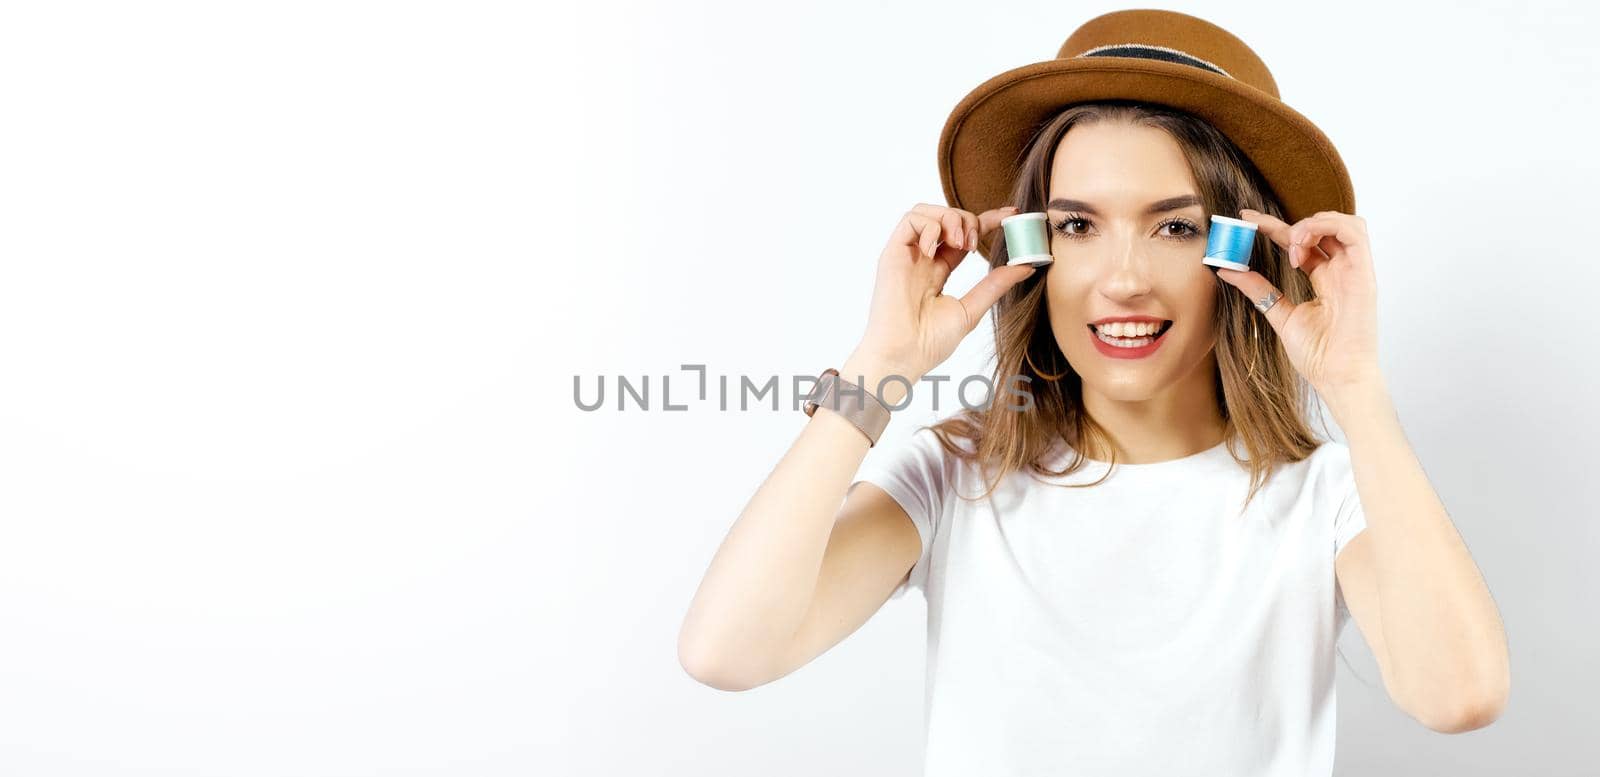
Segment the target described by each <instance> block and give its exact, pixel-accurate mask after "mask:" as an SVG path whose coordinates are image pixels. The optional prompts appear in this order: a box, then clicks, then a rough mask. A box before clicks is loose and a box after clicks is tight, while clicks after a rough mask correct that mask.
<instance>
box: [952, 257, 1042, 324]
mask: <svg viewBox="0 0 1600 777" xmlns="http://www.w3.org/2000/svg"><path fill="white" fill-rule="evenodd" d="M1035 269H1036V268H1034V267H1030V266H1028V265H1025V264H1015V265H1001V266H999V267H996V268H994V269H993V270H990V271H989V272H988V273H987V274H985V275H984V276H983V278H982V279H981V280H979V281H978V282H977V284H976V285H974V286H973V287H972V288H971V289H968V290H967V293H966V294H963V295H961V307H963V308H965V309H966V311H967V331H969V332H970V331H972V329H973V328H974V327H976V326H977V325H978V322H979V321H981V320H982V319H983V314H984V313H986V312H988V310H989V308H992V307H994V303H995V302H997V301H999V299H1000V297H1001V296H1003V295H1004V294H1005V293H1006V292H1007V291H1008V290H1010V289H1011V287H1012V286H1015V285H1017V284H1018V283H1020V282H1022V281H1023V280H1024V279H1026V278H1027V277H1028V276H1030V275H1032V274H1033V273H1034V271H1035Z"/></svg>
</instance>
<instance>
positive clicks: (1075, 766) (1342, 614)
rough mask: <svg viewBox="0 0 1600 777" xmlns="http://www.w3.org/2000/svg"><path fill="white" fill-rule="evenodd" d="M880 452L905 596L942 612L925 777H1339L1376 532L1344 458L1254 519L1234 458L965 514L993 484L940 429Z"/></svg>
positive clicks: (879, 475)
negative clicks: (1340, 583)
mask: <svg viewBox="0 0 1600 777" xmlns="http://www.w3.org/2000/svg"><path fill="white" fill-rule="evenodd" d="M959 442H960V441H958V443H959ZM962 444H963V445H965V444H964V443H962ZM1241 452H1242V448H1241ZM873 454H874V455H871V456H868V457H867V459H866V461H865V462H864V463H863V466H862V469H861V471H860V472H859V473H858V474H857V476H856V480H866V481H869V482H871V483H873V484H875V485H877V486H879V487H880V488H882V489H883V490H884V491H886V492H888V493H889V495H890V496H892V497H894V499H895V501H896V502H898V503H899V504H900V506H901V507H903V508H905V511H906V513H907V514H908V515H910V516H911V520H912V522H913V523H915V524H916V527H917V530H918V532H919V533H920V534H921V536H922V557H921V558H919V559H918V560H917V562H916V565H915V566H914V567H913V568H912V570H911V576H910V578H909V579H908V580H907V582H906V583H904V584H902V585H901V586H900V587H898V588H896V589H895V592H894V594H893V597H892V598H899V597H900V596H903V595H904V594H905V593H906V592H907V591H908V590H910V589H911V588H917V589H919V590H921V591H922V592H923V593H924V595H925V596H926V599H927V603H928V654H927V686H926V699H925V704H926V706H925V710H926V730H925V731H926V737H927V739H926V744H925V750H924V752H925V772H924V774H925V775H927V777H958V776H959V777H971V775H986V776H987V777H1010V776H1011V775H1017V776H1022V775H1026V776H1027V777H1033V776H1034V775H1047V774H1048V775H1080V774H1081V775H1106V774H1115V775H1160V777H1174V775H1190V774H1194V775H1202V774H1203V775H1231V776H1233V777H1244V776H1245V775H1285V776H1287V775H1294V776H1295V777H1306V775H1327V774H1331V773H1332V770H1333V755H1334V726H1335V709H1336V707H1335V705H1336V701H1335V691H1334V644H1335V641H1336V639H1337V638H1338V636H1339V633H1340V631H1341V630H1342V629H1343V627H1344V625H1345V623H1346V622H1347V621H1348V619H1349V613H1348V611H1347V610H1345V608H1344V600H1343V597H1342V595H1341V594H1340V592H1339V591H1338V587H1337V583H1336V578H1335V576H1334V557H1335V556H1336V555H1337V554H1338V552H1339V551H1340V550H1342V549H1343V548H1344V546H1345V543H1347V542H1349V541H1350V539H1351V538H1352V537H1354V536H1355V535H1356V534H1357V533H1359V532H1360V531H1361V530H1362V529H1364V528H1366V520H1365V517H1364V515H1363V512H1362V508H1361V503H1360V500H1359V498H1358V496H1357V493H1356V488H1355V481H1354V478H1353V476H1352V472H1351V468H1350V453H1349V448H1348V446H1346V445H1344V444H1343V443H1338V442H1325V443H1323V444H1322V445H1321V446H1320V447H1318V448H1317V449H1316V451H1315V452H1314V453H1313V454H1312V455H1311V456H1309V457H1308V458H1306V459H1304V460H1302V461H1299V462H1296V463H1294V464H1289V465H1282V466H1280V467H1279V469H1278V470H1277V471H1276V472H1275V473H1274V474H1273V476H1272V477H1271V478H1270V479H1269V480H1268V481H1267V483H1266V484H1265V485H1263V486H1262V488H1261V490H1260V491H1258V492H1257V493H1256V495H1255V498H1254V499H1253V500H1252V501H1251V503H1250V505H1249V507H1248V508H1247V509H1246V510H1245V511H1244V512H1243V514H1242V515H1241V514H1240V513H1239V508H1240V505H1241V504H1242V502H1243V499H1244V496H1245V494H1246V493H1247V492H1248V489H1249V471H1248V470H1247V469H1245V468H1244V467H1242V466H1240V465H1239V464H1238V463H1236V462H1235V461H1234V460H1233V458H1232V456H1231V455H1230V454H1229V453H1228V450H1227V446H1226V444H1220V445H1218V446H1216V447H1214V448H1212V449H1210V450H1207V451H1204V452H1202V453H1197V454H1194V455H1192V456H1188V457H1185V458H1181V459H1175V460H1171V461H1164V462H1156V463H1152V464H1132V465H1130V464H1125V463H1120V462H1119V463H1118V464H1117V465H1116V468H1115V471H1114V472H1113V473H1112V475H1111V477H1110V478H1109V479H1108V480H1106V482H1104V483H1101V484H1099V485H1096V486H1090V487H1087V488H1076V489H1069V488H1063V487H1061V486H1054V485H1046V482H1051V483H1091V482H1093V481H1095V480H1097V479H1098V478H1099V477H1100V475H1102V474H1103V473H1104V472H1105V470H1106V468H1107V466H1108V465H1106V464H1105V463H1104V462H1094V461H1091V462H1089V463H1088V464H1087V465H1086V467H1085V468H1084V469H1081V470H1079V471H1078V472H1076V473H1073V474H1072V475H1069V476H1064V477H1057V478H1046V477H1044V476H1035V475H1032V473H1028V472H1020V473H1012V474H1011V475H1010V476H1009V477H1008V478H1007V479H1006V480H1005V481H1004V482H1003V483H1001V484H1000V486H999V487H998V488H997V489H996V491H995V493H994V494H993V495H992V496H991V497H990V499H988V500H970V499H959V498H957V497H956V494H957V493H960V494H963V495H966V496H968V497H973V496H977V495H979V494H981V493H983V489H984V484H983V483H982V481H981V479H980V477H979V476H978V473H977V471H976V470H975V469H974V468H972V467H971V465H968V464H966V463H964V462H962V461H960V460H959V459H956V458H954V457H951V456H947V455H945V453H944V450H943V449H942V448H941V447H940V446H939V443H938V441H937V440H936V439H935V438H934V436H933V433H932V432H931V431H930V430H928V429H926V428H921V429H918V430H917V431H916V432H915V433H913V434H912V435H911V437H910V438H909V440H908V441H907V442H902V443H899V444H896V445H891V446H883V447H880V448H879V449H876V450H874V451H873ZM1069 455H1070V451H1068V450H1067V449H1066V448H1065V446H1064V445H1062V446H1060V447H1058V449H1057V453H1055V454H1053V456H1054V458H1051V459H1049V460H1047V461H1046V463H1047V464H1049V465H1050V467H1051V468H1052V469H1060V468H1061V467H1062V466H1063V465H1064V464H1065V463H1066V461H1068V458H1067V457H1068V456H1069ZM1035 477H1037V478H1038V479H1037V480H1035V479H1034V478H1035ZM1041 481H1044V482H1041Z"/></svg>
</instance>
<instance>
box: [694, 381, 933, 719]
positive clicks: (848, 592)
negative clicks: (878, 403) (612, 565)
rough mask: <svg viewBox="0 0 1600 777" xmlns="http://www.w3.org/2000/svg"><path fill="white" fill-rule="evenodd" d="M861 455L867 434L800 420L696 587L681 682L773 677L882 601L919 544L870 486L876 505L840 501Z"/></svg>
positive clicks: (733, 682) (835, 420)
mask: <svg viewBox="0 0 1600 777" xmlns="http://www.w3.org/2000/svg"><path fill="white" fill-rule="evenodd" d="M852 366H853V365H852ZM840 374H841V375H848V374H853V373H850V372H847V371H846V370H844V369H841V370H840ZM886 399H888V400H889V401H891V402H895V401H898V398H889V397H887V396H886ZM866 451H867V438H866V436H865V435H863V434H862V433H861V431H860V430H858V429H856V428H855V426H853V425H851V423H850V422H849V421H847V420H845V419H844V418H843V417H842V416H839V415H838V414H836V413H834V412H832V411H831V410H829V409H827V408H826V407H819V408H818V409H817V411H816V414H815V415H813V416H812V417H811V419H810V420H809V421H807V422H806V424H805V428H804V429H802V430H801V432H800V436H799V438H798V439H796V440H795V442H794V445H793V446H792V447H790V449H789V451H788V452H787V453H785V454H784V456H783V458H782V459H780V460H779V461H778V465H777V467H775V468H774V469H773V470H772V473H771V474H770V475H768V476H767V479H766V481H765V482H763V483H762V484H761V486H760V488H758V489H757V490H756V493H755V495H754V496H752V497H751V498H750V502H749V504H747V505H746V506H745V509H744V511H743V512H742V513H741V514H740V516H739V519H738V521H736V522H735V523H734V525H733V528H732V529H730V530H729V531H728V535H727V537H726V538H725V539H724V540H723V542H722V546H721V547H720V548H718V550H717V553H716V556H715V557H714V558H713V559H712V561H711V567H710V569H708V570H707V571H706V575H705V579H704V580H703V581H701V583H700V588H699V590H698V591H697V592H696V594H695V597H694V601H693V603H692V604H691V605H690V608H689V612H688V615H687V616H686V617H685V619H684V623H683V629H682V631H681V633H680V636H679V642H678V656H679V661H680V663H682V664H683V667H684V669H685V670H686V671H688V672H689V674H690V675H692V676H694V677H695V678H696V679H697V680H699V681H700V682H703V683H705V684H707V685H710V686H712V687H715V688H720V689H722V690H744V689H748V688H752V687H755V686H758V685H762V684H764V683H768V682H771V681H772V680H775V679H777V678H779V677H782V676H784V675H786V674H788V673H790V672H792V671H794V670H795V669H797V668H799V667H800V666H802V665H804V664H805V663H807V662H809V661H810V660H811V659H813V658H815V657H816V656H817V655H820V654H821V653H822V652H823V651H824V650H826V649H828V648H829V647H831V646H833V645H834V644H837V643H838V642H839V641H840V640H842V639H844V637H845V636H847V635H848V634H850V633H851V632H853V631H855V629H857V628H859V627H860V626H861V624H862V623H864V622H865V621H866V620H867V618H869V617H870V616H871V615H872V613H874V612H876V611H877V610H878V608H879V607H881V606H882V605H883V603H884V602H885V601H886V600H887V599H888V597H889V593H890V592H891V591H893V590H894V587H895V585H896V584H897V583H898V582H899V581H900V580H901V579H902V578H903V577H904V576H905V574H906V572H907V570H909V569H910V568H911V565H912V564H913V563H914V562H915V561H916V559H917V556H918V554H919V553H920V552H921V549H922V546H921V540H920V538H919V537H918V535H917V529H916V527H915V526H914V525H912V523H911V522H910V519H909V518H908V517H906V515H905V512H904V511H903V510H901V509H900V508H899V505H897V504H895V503H894V501H893V500H892V499H889V498H888V496H887V495H885V494H883V493H882V491H881V490H879V489H877V488H876V487H875V486H873V487H871V489H870V490H871V491H877V492H878V496H879V498H874V497H873V495H870V494H867V493H866V491H867V490H868V489H865V488H860V487H858V488H856V489H855V490H853V491H852V492H851V494H850V496H849V498H848V499H845V490H846V489H847V488H848V487H849V485H850V481H851V479H852V478H853V477H854V475H855V473H856V470H857V469H858V468H859V467H860V465H861V461H862V459H863V458H864V457H865V455H866ZM867 485H870V484H867ZM841 500H845V504H844V507H843V508H841V507H840V501H841Z"/></svg>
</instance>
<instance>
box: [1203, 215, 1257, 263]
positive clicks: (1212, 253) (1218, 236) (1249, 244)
mask: <svg viewBox="0 0 1600 777" xmlns="http://www.w3.org/2000/svg"><path fill="white" fill-rule="evenodd" d="M1255 243H1256V225H1255V224H1253V223H1251V222H1249V221H1245V220H1244V219H1231V218H1228V217H1227V216H1212V217H1211V233H1210V234H1209V235H1207V236H1206V256H1205V258H1204V259H1201V260H1200V261H1201V262H1203V263H1205V264H1209V265H1211V266H1212V267H1225V268H1227V269H1229V270H1238V271H1240V272H1248V271H1249V270H1250V249H1251V248H1253V247H1255Z"/></svg>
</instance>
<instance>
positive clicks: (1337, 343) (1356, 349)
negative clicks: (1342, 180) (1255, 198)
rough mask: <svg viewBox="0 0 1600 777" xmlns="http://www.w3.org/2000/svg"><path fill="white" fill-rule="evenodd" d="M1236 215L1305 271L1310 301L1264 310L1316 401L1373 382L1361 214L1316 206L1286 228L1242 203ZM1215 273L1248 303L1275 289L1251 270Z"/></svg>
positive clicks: (1374, 324)
mask: <svg viewBox="0 0 1600 777" xmlns="http://www.w3.org/2000/svg"><path fill="white" fill-rule="evenodd" d="M1239 217H1240V218H1242V219H1244V220H1246V221H1249V222H1252V223H1254V224H1255V225H1256V228H1257V230H1258V231H1260V232H1261V233H1262V234H1263V235H1266V236H1267V238H1268V239H1270V240H1272V242H1274V243H1277V244H1278V245H1280V246H1283V247H1284V248H1285V249H1286V250H1287V251H1288V254H1289V263H1290V264H1291V265H1292V266H1294V267H1298V268H1299V269H1300V270H1301V271H1303V272H1305V273H1306V274H1307V275H1310V276H1311V288H1312V289H1313V290H1315V291H1316V298H1315V299H1312V300H1309V301H1307V302H1301V303H1299V304H1295V303H1293V302H1290V301H1289V300H1288V298H1281V299H1279V300H1278V301H1277V303H1275V304H1274V305H1272V307H1270V308H1268V309H1267V312H1266V319H1267V323H1268V324H1270V325H1271V326H1272V329H1273V331H1275V332H1277V333H1278V339H1280V340H1282V341H1283V346H1284V350H1286V351H1287V352H1288V355H1289V363H1290V364H1292V365H1294V368H1295V369H1296V370H1299V371H1300V374H1301V375H1302V376H1304V377H1305V379H1306V382H1308V383H1310V384H1311V386H1312V388H1314V389H1316V390H1317V392H1318V393H1319V394H1321V395H1322V397H1323V398H1324V399H1328V398H1330V395H1332V394H1337V393H1338V392H1341V391H1345V390H1349V389H1355V388H1359V387H1362V386H1364V385H1370V384H1371V383H1372V382H1374V381H1381V378H1380V377H1379V368H1378V289H1377V282H1376V280H1375V278H1374V275H1373V272H1372V250H1371V247H1370V245H1369V243H1368V240H1367V223H1366V220H1365V219H1362V218H1361V217H1360V216H1355V215H1351V214H1348V213H1340V212H1338V211H1322V212H1320V213H1316V214H1313V215H1310V216H1307V217H1305V218H1303V219H1301V220H1300V221H1299V222H1297V223H1296V224H1294V225H1293V226H1290V225H1289V224H1286V223H1284V222H1283V221H1281V220H1279V219H1277V218H1274V217H1273V216H1271V215H1269V214H1266V213H1259V212H1257V211H1253V210H1248V209H1246V210H1243V211H1240V214H1239ZM1217 275H1219V276H1221V278H1222V279H1223V280H1224V281H1227V282H1228V283H1229V284H1231V285H1233V286H1234V287H1235V288H1237V289H1239V290H1240V291H1241V292H1243V293H1244V294H1245V295H1246V296H1247V297H1249V299H1250V300H1251V301H1252V302H1254V301H1256V300H1260V299H1261V298H1263V297H1265V296H1267V295H1268V294H1269V293H1271V294H1277V295H1282V294H1283V291H1282V290H1281V289H1278V288H1276V287H1274V286H1273V285H1272V283H1271V282H1269V281H1268V280H1267V279H1266V278H1265V277H1263V276H1262V275H1261V273H1258V272H1256V271H1254V270H1251V271H1249V272H1240V271H1238V270H1228V269H1222V268H1218V270H1217ZM1257 309H1258V310H1259V306H1257Z"/></svg>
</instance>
